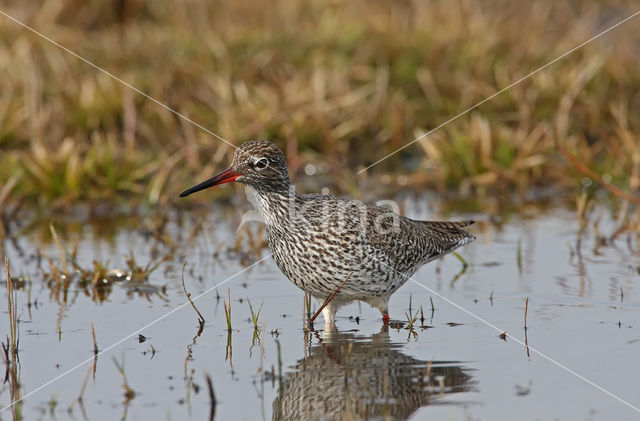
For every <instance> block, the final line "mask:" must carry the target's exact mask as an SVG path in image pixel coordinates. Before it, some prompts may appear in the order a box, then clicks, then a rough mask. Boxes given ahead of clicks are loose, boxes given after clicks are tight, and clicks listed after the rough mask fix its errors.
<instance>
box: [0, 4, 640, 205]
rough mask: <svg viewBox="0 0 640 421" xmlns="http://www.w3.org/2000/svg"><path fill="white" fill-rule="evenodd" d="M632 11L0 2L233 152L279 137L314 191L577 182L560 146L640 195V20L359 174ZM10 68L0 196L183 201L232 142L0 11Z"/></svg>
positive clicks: (0, 144)
mask: <svg viewBox="0 0 640 421" xmlns="http://www.w3.org/2000/svg"><path fill="white" fill-rule="evenodd" d="M637 7H638V4H637V2H634V1H624V0H618V1H614V0H611V1H610V0H607V1H600V0H585V1H568V2H553V1H536V2H513V1H502V0H499V1H480V2H478V1H473V0H447V1H330V2H313V1H305V0H297V1H296V0H283V1H273V2H264V3H258V2H254V1H249V0H238V1H233V2H225V1H209V0H187V1H180V2H178V1H167V0H153V1H152V0H147V1H144V0H118V1H114V0H66V1H65V0H41V1H29V2H18V1H1V2H0V10H2V11H3V12H5V13H7V14H9V15H11V16H13V17H15V18H16V19H19V20H21V21H23V22H25V23H26V24H27V25H30V26H32V27H33V28H34V29H36V30H38V31H40V32H42V33H43V34H45V35H46V36H48V37H50V38H51V39H53V40H55V41H57V42H59V43H60V44H61V45H63V46H64V47H66V48H68V49H70V50H72V51H73V52H75V53H77V54H78V55H80V56H82V57H84V58H86V59H87V60H89V61H91V62H92V63H95V64H96V65H97V66H100V67H102V68H104V69H105V70H107V71H109V72H111V73H112V74H113V75H115V76H117V77H118V78H121V79H122V80H124V81H126V82H127V83H130V84H131V85H133V86H135V87H136V88H138V89H140V90H141V91H143V92H145V93H147V94H148V95H150V96H152V97H153V98H155V99H157V100H158V101H160V102H162V103H164V104H166V105H167V106H168V107H171V108H173V109H175V110H176V111H178V112H180V113H182V114H184V115H186V116H188V117H189V118H191V119H192V120H194V121H195V122H197V123H199V124H201V125H202V126H204V127H206V128H208V129H209V130H211V131H212V132H215V133H216V134H218V135H220V136H222V137H223V138H225V139H228V140H229V141H230V142H232V143H233V144H236V145H238V144H240V143H241V142H243V141H245V140H249V139H255V138H265V139H269V140H272V141H274V142H276V143H277V144H279V145H280V146H281V147H282V148H283V149H284V150H285V151H286V153H287V155H288V159H289V162H290V167H291V168H290V169H291V173H292V176H293V177H294V178H296V179H297V180H298V181H303V180H306V179H307V178H306V176H305V172H306V173H307V174H312V173H315V176H314V178H315V179H316V180H319V181H316V182H315V183H318V184H317V185H313V186H312V187H313V188H314V189H318V188H319V187H324V186H326V187H328V188H329V189H330V191H332V192H334V193H345V192H346V193H350V194H354V192H355V191H356V190H357V187H361V186H363V185H367V186H373V187H377V186H379V187H381V188H382V187H385V186H386V187H391V188H393V187H394V186H398V184H399V185H401V186H402V188H406V189H410V188H415V189H425V188H429V189H435V190H437V191H441V192H452V193H454V194H456V195H461V196H470V197H474V198H480V199H482V198H484V197H488V196H492V195H496V194H501V193H504V192H511V191H514V190H515V191H517V192H521V193H528V192H531V191H536V190H539V188H541V187H545V188H548V187H552V188H554V190H555V189H556V188H557V189H576V188H577V187H578V186H581V184H582V183H581V182H582V181H584V180H583V174H581V173H579V172H578V171H577V170H576V167H575V165H572V163H571V162H570V161H569V160H568V159H566V158H565V156H563V155H562V154H561V153H560V152H559V150H558V147H559V146H562V147H565V148H566V150H567V151H569V152H570V153H571V154H573V155H575V156H576V157H577V159H578V160H579V161H580V162H582V163H583V164H584V165H586V166H587V167H589V168H591V169H592V170H594V171H596V172H597V173H598V174H599V175H600V176H602V177H603V180H604V181H606V182H609V183H611V184H612V185H615V186H618V187H620V188H621V189H623V190H625V191H628V192H630V193H631V194H635V193H637V191H638V189H639V188H640V144H639V142H638V132H639V130H640V113H639V112H638V110H640V90H639V88H640V60H639V56H640V43H639V42H638V37H637V33H638V27H639V25H640V18H635V19H633V20H631V21H629V22H627V23H626V24H624V25H622V26H620V27H619V28H616V29H615V30H613V31H611V32H610V33H608V34H606V35H604V36H603V37H602V38H600V39H598V40H595V41H593V42H592V43H590V44H588V45H587V46H585V47H583V48H581V49H579V50H578V51H576V52H574V53H573V54H571V55H569V56H568V57H566V58H564V59H562V60H561V61H558V62H557V63H555V64H553V65H552V66H550V67H549V68H547V69H545V70H543V71H541V72H540V73H538V74H536V75H535V76H533V77H531V78H529V79H527V80H526V81H524V82H522V83H520V84H518V85H516V86H514V87H512V88H511V89H509V90H508V91H507V92H505V93H503V94H501V95H499V96H497V97H495V98H493V99H492V100H490V101H488V102H486V103H485V104H483V105H482V106H480V107H479V108H478V109H476V110H474V111H472V112H470V113H468V114H465V115H464V116H462V117H460V118H459V119H457V120H455V121H454V122H452V123H450V124H448V125H446V126H445V127H444V128H442V129H440V130H438V131H436V132H434V133H433V134H431V135H430V136H428V137H427V138H425V139H424V140H422V141H420V142H417V143H415V144H414V145H412V146H410V147H408V148H406V149H404V150H403V151H401V152H400V153H398V154H396V155H394V156H393V157H391V158H389V159H387V160H385V161H383V162H382V163H380V164H379V165H376V166H374V167H373V168H371V169H370V170H368V171H367V172H366V173H363V174H362V175H359V176H356V175H355V173H356V171H359V170H360V169H362V168H364V167H366V166H367V165H368V164H371V163H373V162H375V161H376V160H378V159H380V158H381V157H383V156H384V155H385V154H387V153H390V152H392V151H394V150H395V149H397V148H399V147H401V146H403V145H405V144H406V143H408V142H410V141H412V140H413V139H415V138H416V137H418V136H419V135H421V134H422V133H425V132H426V131H428V130H430V129H432V128H434V127H436V126H438V125H439V124H441V123H443V122H444V121H446V120H448V119H449V118H451V117H453V116H455V115H456V114H458V113H460V112H461V111H463V110H465V109H467V108H469V107H470V106H472V105H474V104H476V103H477V102H479V101H481V100H483V99H485V98H486V97H488V96H490V95H492V94H493V93H495V92H496V91H497V90H499V89H502V88H504V87H505V86H507V85H509V84H510V83H512V82H514V81H516V80H518V79H519V78H521V77H522V76H525V75H526V74H528V73H530V72H531V71H533V70H535V69H537V68H538V67H540V66H542V65H544V64H546V63H548V62H549V61H551V60H552V59H554V58H556V57H557V56H559V55H561V54H563V53H564V52H566V51H568V50H570V49H572V48H574V47H575V46H577V45H579V44H580V43H582V42H584V41H586V40H587V39H589V38H590V37H592V36H593V35H595V34H597V33H599V32H600V31H603V30H604V29H606V28H608V27H609V26H611V25H613V24H615V23H616V22H618V21H620V20H622V19H623V18H625V17H627V16H629V15H631V14H632V13H634V12H635V11H636V10H635V9H634V8H637ZM0 69H2V77H1V78H0V154H1V155H0V156H1V165H0V207H1V206H2V204H3V203H5V204H6V203H21V204H25V206H33V205H38V206H39V207H42V208H49V209H65V208H67V207H68V206H70V205H72V204H76V203H79V202H82V203H96V202H97V203H112V204H118V205H121V204H125V203H126V204H131V205H134V206H137V205H143V204H153V205H155V204H160V205H163V204H167V205H170V204H171V203H175V202H176V201H177V194H178V193H179V192H180V191H181V190H182V189H184V188H186V187H188V186H190V185H192V184H194V183H195V182H199V181H201V180H202V179H204V178H207V177H210V176H211V175H213V174H214V173H215V172H217V171H219V170H221V169H223V168H224V167H225V165H226V164H227V163H228V161H229V158H230V154H231V153H232V152H233V148H232V147H231V146H229V145H227V144H225V143H223V142H221V141H220V140H219V139H217V138H215V137H214V136H212V135H210V134H208V133H207V132H205V131H203V130H201V129H199V128H198V127H196V126H194V125H193V124H191V123H189V122H187V121H185V120H183V119H180V118H179V117H178V116H176V115H175V114H173V113H171V112H169V111H167V110H166V109H164V108H162V107H161V106H159V105H158V104H156V103H154V102H153V101H150V100H149V99H147V98H145V97H144V96H142V95H140V94H138V93H136V92H134V91H132V90H131V89H129V88H127V87H126V86H124V85H123V84H122V83H119V82H118V81H116V80H114V79H112V78H110V77H109V76H107V75H106V74H104V73H101V72H100V71H98V70H96V69H95V68H93V67H91V66H90V65H88V64H87V63H85V62H83V61H81V60H79V59H78V58H76V57H74V56H73V55H71V54H69V53H68V52H66V51H64V50H62V49H60V48H58V47H56V46H54V45H53V44H51V43H49V42H47V41H46V40H44V39H42V38H41V37H39V36H37V35H36V34H34V33H32V32H30V31H28V30H26V29H25V28H23V27H21V26H19V25H18V24H16V23H15V22H12V21H11V20H10V19H8V18H7V17H5V16H0ZM308 164H313V167H309V166H307V165H308ZM305 167H306V170H307V171H305ZM586 184H588V183H586ZM594 188H595V185H594ZM227 190H228V189H227ZM302 190H304V187H303V188H302ZM211 194H224V191H222V193H220V192H212V193H211ZM209 200H211V195H201V196H194V198H193V200H191V198H190V202H193V201H209Z"/></svg>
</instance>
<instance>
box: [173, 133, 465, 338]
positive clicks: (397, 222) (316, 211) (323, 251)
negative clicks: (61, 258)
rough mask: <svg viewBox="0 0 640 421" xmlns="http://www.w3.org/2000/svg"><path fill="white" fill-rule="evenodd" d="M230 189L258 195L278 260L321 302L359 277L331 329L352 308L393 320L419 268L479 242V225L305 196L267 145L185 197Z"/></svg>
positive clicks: (245, 153)
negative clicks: (392, 305)
mask: <svg viewBox="0 0 640 421" xmlns="http://www.w3.org/2000/svg"><path fill="white" fill-rule="evenodd" d="M229 181H238V182H240V183H243V184H245V185H246V186H247V188H248V190H249V191H250V192H251V193H252V194H253V195H254V198H255V201H254V202H255V204H256V207H257V210H258V213H259V214H260V216H261V218H262V220H263V222H264V223H265V225H266V231H267V240H268V242H269V248H270V249H271V252H272V254H273V257H274V259H275V261H276V263H277V265H278V267H279V268H280V269H281V270H282V272H283V273H284V274H285V275H286V276H287V278H289V280H291V281H292V282H293V283H294V284H296V285H297V286H298V287H300V288H301V289H303V290H304V291H307V292H309V293H311V295H312V296H313V297H314V298H316V299H317V300H318V301H320V302H323V301H324V300H325V299H326V298H327V297H328V296H329V295H330V294H331V293H332V292H333V291H335V290H336V289H337V287H338V286H339V285H340V283H341V282H342V281H343V280H344V279H345V278H346V277H347V276H349V274H351V273H352V272H353V274H352V275H351V278H350V279H349V281H348V282H347V283H346V284H345V285H344V286H343V287H342V289H341V290H340V292H339V293H338V294H337V295H336V297H335V298H334V299H333V300H332V301H331V302H330V303H329V305H328V306H327V307H326V308H325V310H324V311H323V314H324V316H325V323H326V325H327V327H329V328H332V327H333V326H334V319H335V313H336V311H337V309H338V308H339V307H340V306H342V305H344V304H346V303H349V302H351V301H354V300H360V301H365V302H367V303H369V304H370V305H372V306H374V307H376V308H378V309H379V310H380V312H381V313H382V314H383V317H384V318H385V319H387V318H388V302H389V297H390V296H391V295H392V294H393V293H394V292H395V291H396V290H397V289H398V288H400V287H401V286H402V285H403V284H404V283H405V282H406V281H407V280H408V278H409V277H410V276H411V275H413V274H414V273H415V271H416V270H417V269H418V268H420V267H421V266H422V265H424V264H425V263H428V262H430V261H432V260H434V259H436V258H438V257H440V256H443V255H445V254H447V253H450V252H451V251H453V250H455V249H456V248H458V247H460V246H462V245H465V244H467V243H469V242H471V241H473V240H474V239H475V237H474V236H473V235H472V234H470V233H469V232H467V231H465V230H464V229H462V228H464V227H466V226H468V225H471V224H472V223H473V221H461V222H435V221H415V220H412V219H410V218H407V217H404V216H400V215H398V214H396V213H394V212H392V211H391V210H389V209H387V208H384V207H380V206H376V205H375V204H370V203H364V202H361V201H357V200H349V199H344V198H340V197H335V196H330V195H320V194H299V193H298V192H297V191H296V190H295V187H294V186H293V185H292V184H291V182H290V180H289V175H288V171H287V164H286V159H285V157H284V154H283V153H282V152H281V151H280V149H278V147H277V146H276V145H274V144H273V143H271V142H267V141H261V140H258V141H252V142H246V143H244V144H242V145H241V146H240V148H238V149H237V150H236V152H235V154H234V157H233V161H232V164H231V168H229V169H228V170H227V171H225V172H223V173H221V174H219V175H217V176H215V177H213V178H212V179H210V180H207V181H205V182H203V183H201V184H199V185H198V186H195V187H193V188H191V189H189V190H187V191H185V192H184V193H183V194H182V195H181V196H186V195H188V194H191V193H193V192H195V191H198V190H201V189H204V188H207V187H210V186H213V185H216V184H220V183H225V182H229Z"/></svg>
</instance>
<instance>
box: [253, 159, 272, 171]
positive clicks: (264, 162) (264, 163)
mask: <svg viewBox="0 0 640 421" xmlns="http://www.w3.org/2000/svg"><path fill="white" fill-rule="evenodd" d="M253 165H254V166H255V167H256V168H257V169H259V170H264V169H265V168H267V167H268V166H269V160H268V159H267V158H260V159H258V160H257V161H256V162H255V164H253Z"/></svg>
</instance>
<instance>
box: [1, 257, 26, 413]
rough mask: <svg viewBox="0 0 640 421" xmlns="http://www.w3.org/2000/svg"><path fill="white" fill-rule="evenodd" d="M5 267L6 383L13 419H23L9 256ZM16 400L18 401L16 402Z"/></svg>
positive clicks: (4, 354)
mask: <svg viewBox="0 0 640 421" xmlns="http://www.w3.org/2000/svg"><path fill="white" fill-rule="evenodd" d="M4 268H5V274H6V277H7V309H8V314H9V327H8V329H9V334H8V336H7V339H6V344H5V343H4V342H3V343H2V351H3V359H4V364H5V377H4V383H7V382H8V383H9V395H10V400H11V403H12V406H11V411H12V415H13V419H22V401H20V402H17V401H18V400H20V397H21V391H20V356H19V347H20V326H19V323H20V320H19V316H18V293H17V291H16V289H15V287H14V283H13V279H12V278H11V272H10V267H9V258H7V257H6V256H5V258H4ZM14 402H16V403H15V404H14Z"/></svg>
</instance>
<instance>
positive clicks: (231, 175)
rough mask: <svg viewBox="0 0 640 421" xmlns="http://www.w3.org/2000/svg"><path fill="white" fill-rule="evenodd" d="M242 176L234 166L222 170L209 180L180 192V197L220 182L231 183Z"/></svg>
mask: <svg viewBox="0 0 640 421" xmlns="http://www.w3.org/2000/svg"><path fill="white" fill-rule="evenodd" d="M238 177H240V174H238V173H237V172H235V171H234V170H233V168H228V169H226V170H224V171H222V172H221V173H220V174H218V175H214V176H213V177H211V178H210V179H208V180H207V181H203V182H202V183H200V184H198V185H197V186H193V187H191V188H190V189H187V190H185V191H183V192H182V193H180V197H185V196H189V195H190V194H191V193H195V192H197V191H200V190H204V189H208V188H209V187H213V186H217V185H218V184H224V183H231V182H232V181H236V178H238Z"/></svg>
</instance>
